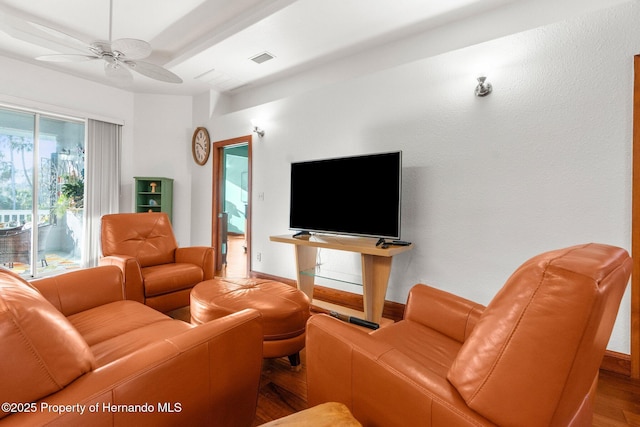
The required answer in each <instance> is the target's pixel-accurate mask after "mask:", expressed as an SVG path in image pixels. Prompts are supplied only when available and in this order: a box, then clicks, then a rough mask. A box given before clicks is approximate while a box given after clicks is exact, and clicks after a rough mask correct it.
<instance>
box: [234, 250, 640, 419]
mask: <svg viewBox="0 0 640 427" xmlns="http://www.w3.org/2000/svg"><path fill="white" fill-rule="evenodd" d="M242 243H243V239H242V238H237V239H233V240H231V239H230V241H229V255H228V261H229V262H228V265H227V266H226V271H225V274H226V275H227V276H228V277H230V276H243V275H244V272H246V264H245V263H246V254H244V250H243V247H242ZM301 359H302V369H301V370H300V371H298V372H295V371H292V370H291V365H290V364H289V361H288V360H287V358H286V357H284V358H279V359H265V361H264V362H263V365H262V377H261V381H260V393H259V396H258V408H257V410H256V419H255V423H254V426H259V425H260V424H263V423H265V422H267V421H271V420H274V419H278V418H282V417H284V416H287V415H289V414H292V413H294V412H298V411H301V410H303V409H306V408H307V381H306V379H307V378H306V375H307V374H306V354H305V351H304V350H303V351H302V352H301ZM593 426H594V427H622V426H633V427H640V380H632V379H630V378H628V377H625V376H621V375H618V374H615V373H611V372H608V371H601V372H600V379H599V382H598V392H597V395H596V401H595V409H594V417H593Z"/></svg>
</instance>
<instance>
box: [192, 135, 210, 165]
mask: <svg viewBox="0 0 640 427" xmlns="http://www.w3.org/2000/svg"><path fill="white" fill-rule="evenodd" d="M210 152H211V140H209V132H207V129H205V128H203V127H199V128H196V130H195V131H194V132H193V138H191V154H193V160H195V162H196V163H197V164H199V165H200V166H202V165H204V164H205V163H207V160H208V159H209V153H210Z"/></svg>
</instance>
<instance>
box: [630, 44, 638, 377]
mask: <svg viewBox="0 0 640 427" xmlns="http://www.w3.org/2000/svg"><path fill="white" fill-rule="evenodd" d="M633 69H634V71H633V123H632V127H633V150H632V158H633V161H632V173H631V175H632V180H631V188H632V190H631V192H632V195H631V255H632V257H633V269H632V272H631V377H632V378H640V55H636V56H634V57H633Z"/></svg>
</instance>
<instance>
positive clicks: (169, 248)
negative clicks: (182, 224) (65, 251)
mask: <svg viewBox="0 0 640 427" xmlns="http://www.w3.org/2000/svg"><path fill="white" fill-rule="evenodd" d="M101 235H102V239H101V243H102V253H103V255H105V256H109V255H129V256H132V257H135V258H136V259H137V260H138V262H139V263H140V266H141V267H147V266H150V265H156V264H167V263H171V262H174V261H175V251H176V248H177V247H178V243H177V242H176V239H175V237H174V235H173V229H172V228H171V222H170V221H169V217H168V216H167V214H166V213H164V212H145V213H121V214H112V215H104V216H103V217H102V230H101Z"/></svg>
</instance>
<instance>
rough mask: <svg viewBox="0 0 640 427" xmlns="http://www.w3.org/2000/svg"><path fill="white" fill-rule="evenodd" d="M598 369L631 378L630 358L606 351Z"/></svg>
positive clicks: (622, 354) (626, 355)
mask: <svg viewBox="0 0 640 427" xmlns="http://www.w3.org/2000/svg"><path fill="white" fill-rule="evenodd" d="M600 369H602V370H603V371H609V372H615V373H616V374H621V375H624V376H626V377H631V356H630V355H628V354H624V353H618V352H616V351H611V350H607V351H605V353H604V357H603V358H602V363H601V364H600Z"/></svg>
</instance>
